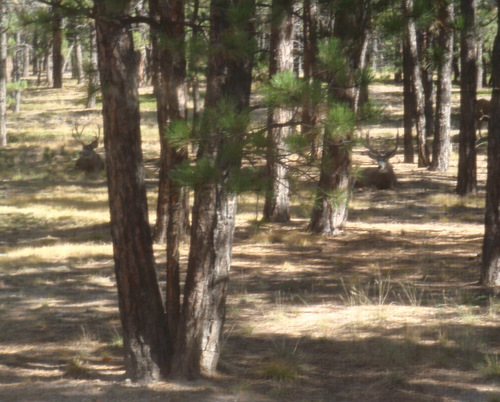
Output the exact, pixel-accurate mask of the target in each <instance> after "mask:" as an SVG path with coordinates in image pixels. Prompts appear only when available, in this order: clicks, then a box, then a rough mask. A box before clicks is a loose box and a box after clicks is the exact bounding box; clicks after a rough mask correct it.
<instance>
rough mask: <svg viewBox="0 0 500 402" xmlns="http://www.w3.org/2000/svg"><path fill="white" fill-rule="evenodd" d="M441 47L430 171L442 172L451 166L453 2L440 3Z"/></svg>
mask: <svg viewBox="0 0 500 402" xmlns="http://www.w3.org/2000/svg"><path fill="white" fill-rule="evenodd" d="M439 21H440V26H441V30H440V33H439V46H440V48H441V49H442V55H441V60H439V63H438V83H437V94H436V126H435V129H434V142H433V157H432V164H431V167H430V169H431V170H435V171H440V172H445V171H447V170H448V167H449V164H450V152H451V141H450V125H451V73H452V62H453V28H454V27H453V23H454V11H453V2H452V1H449V2H447V1H444V2H441V3H439Z"/></svg>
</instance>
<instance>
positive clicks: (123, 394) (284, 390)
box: [0, 82, 500, 401]
mask: <svg viewBox="0 0 500 402" xmlns="http://www.w3.org/2000/svg"><path fill="white" fill-rule="evenodd" d="M372 91H373V92H374V93H375V94H376V97H377V99H380V100H381V101H382V102H384V105H385V106H386V116H387V117H386V118H385V120H384V121H383V122H382V123H381V124H380V125H378V126H372V127H370V131H371V137H372V138H373V141H374V143H375V144H377V142H378V141H383V140H385V139H387V137H394V136H395V132H396V127H397V125H398V124H399V121H400V120H401V109H400V106H401V101H400V96H401V92H400V89H398V88H395V87H393V86H381V85H379V86H375V87H373V88H372ZM142 92H143V95H142V96H143V106H144V107H143V108H142V111H143V119H142V124H143V129H144V133H143V138H144V152H145V159H146V161H147V177H148V190H149V196H150V211H151V221H152V222H153V221H154V212H153V211H154V203H155V197H156V195H155V192H156V186H155V179H156V174H157V169H156V167H157V158H158V144H157V133H156V128H155V125H154V105H153V103H152V102H151V95H150V88H146V89H144V90H143V91H142ZM24 96H25V105H24V108H23V111H22V112H21V113H20V114H16V115H9V123H10V135H11V140H12V142H11V145H10V146H9V147H8V148H7V149H4V150H0V167H1V168H2V169H1V173H0V179H1V181H0V188H1V190H2V192H1V194H2V195H1V196H0V229H1V230H0V313H1V314H2V320H1V321H0V395H2V398H1V399H2V400H37V401H38V400H45V401H58V400H59V401H62V400H154V399H167V400H203V401H206V400H210V401H219V400H242V401H247V400H248V401H250V400H252V401H253V400H259V401H266V400H286V401H292V400H301V401H302V400H314V401H319V400H353V401H359V400H369V401H402V400H404V401H428V400H443V401H451V400H474V401H492V400H498V398H499V395H500V385H499V383H498V378H499V374H498V373H499V369H498V367H499V363H498V355H499V353H500V343H499V342H498V335H497V334H498V330H499V328H498V316H499V312H500V307H499V306H500V303H499V301H498V299H497V298H496V297H494V296H493V295H492V294H490V293H489V292H488V291H487V290H486V289H482V288H480V287H478V286H477V285H476V284H475V283H476V281H477V279H478V272H479V265H480V258H479V257H478V252H479V251H480V249H481V242H482V235H483V208H484V183H485V173H486V170H485V167H486V165H485V159H484V154H483V153H481V154H480V158H479V169H478V173H479V175H478V177H479V183H480V193H479V195H477V196H469V197H466V198H460V197H457V196H455V195H454V194H453V189H454V185H455V183H454V175H455V173H456V163H457V158H456V155H454V157H453V158H452V166H451V168H450V171H449V172H446V173H433V172H428V171H426V170H423V169H419V168H417V167H416V166H415V165H410V164H404V163H402V155H400V154H399V155H397V156H396V157H395V160H394V168H395V170H396V173H397V174H398V176H399V185H398V187H397V188H396V189H393V190H387V191H372V190H365V191H357V192H356V193H355V194H354V199H353V201H352V209H351V212H350V219H349V222H348V225H347V228H346V231H345V233H344V234H343V235H342V236H340V237H337V238H322V237H318V236H312V235H310V234H309V233H307V232H306V231H305V228H306V226H307V216H308V213H309V211H310V206H311V200H310V199H309V198H308V197H307V196H306V192H305V191H304V190H303V189H301V191H300V192H297V193H296V194H295V195H294V205H293V216H294V220H293V221H292V222H291V223H289V224H284V225H278V224H263V223H261V222H259V221H258V219H259V218H261V216H262V214H261V208H262V201H263V200H262V199H258V198H256V197H254V196H252V195H244V196H241V197H240V214H239V215H238V221H237V229H236V241H235V246H234V263H233V268H232V279H231V289H230V294H229V297H228V306H227V307H228V308H227V322H226V327H225V334H224V338H223V350H222V357H221V361H220V374H219V375H218V376H217V377H215V378H211V379H206V380H203V381H199V382H193V383H175V382H161V383H158V384H153V385H150V386H147V387H137V386H135V385H134V384H130V382H128V381H126V378H125V374H124V366H123V359H122V356H121V352H120V348H121V345H122V343H123V339H122V337H121V334H120V331H119V328H120V322H119V315H118V309H117V303H116V289H115V286H114V274H113V260H112V247H111V242H110V236H109V227H108V221H109V212H108V210H107V192H106V187H105V181H104V176H103V175H97V176H95V177H85V176H84V175H83V174H81V173H80V172H77V171H76V170H75V169H74V168H73V166H74V161H75V159H76V155H77V153H78V151H79V147H80V146H79V145H78V144H77V143H76V142H75V141H74V139H72V137H71V127H72V125H73V124H74V122H75V121H88V120H92V124H89V126H88V131H86V132H85V134H86V135H88V136H89V137H90V136H93V135H94V130H95V129H94V128H93V127H94V126H93V124H96V125H97V124H98V119H99V112H98V111H97V110H95V111H90V112H88V111H85V110H84V109H83V107H82V103H81V100H82V99H83V98H84V89H83V88H82V87H78V86H76V85H74V84H73V83H70V82H68V83H67V85H66V88H65V89H64V90H63V91H54V90H50V89H42V88H29V89H27V90H26V91H25V93H24ZM454 101H455V102H457V101H458V97H457V94H456V93H454ZM455 111H456V109H455ZM454 122H456V118H455V117H454ZM454 133H455V134H456V127H454ZM379 136H380V138H378V137H379ZM101 151H102V150H101ZM354 160H355V163H356V164H357V165H360V166H361V165H368V164H370V163H371V162H370V161H369V159H368V158H367V157H366V155H365V153H364V150H363V149H356V150H355V154H354ZM155 253H156V256H157V261H158V272H159V274H160V279H161V281H162V286H164V283H163V281H164V272H163V266H164V265H163V264H164V260H165V250H164V246H163V245H156V246H155ZM186 254H187V247H186V245H184V246H183V258H184V260H183V261H184V264H185V258H186Z"/></svg>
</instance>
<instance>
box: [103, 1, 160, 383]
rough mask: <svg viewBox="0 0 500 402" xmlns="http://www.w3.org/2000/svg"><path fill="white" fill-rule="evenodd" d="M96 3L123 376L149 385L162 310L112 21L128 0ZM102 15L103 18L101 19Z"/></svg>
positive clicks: (130, 75) (123, 57)
mask: <svg viewBox="0 0 500 402" xmlns="http://www.w3.org/2000/svg"><path fill="white" fill-rule="evenodd" d="M107 4H108V3H107V2H97V1H96V3H95V6H96V14H97V22H96V25H97V43H98V55H99V72H100V77H101V82H103V83H106V85H103V87H102V99H103V122H104V143H105V147H106V167H107V177H108V192H109V205H110V213H111V234H112V240H113V253H114V262H115V274H116V281H117V286H118V304H119V309H120V318H121V323H122V328H123V346H124V351H125V367H126V372H127V376H129V378H131V379H132V380H133V381H139V382H151V381H155V380H158V379H159V378H160V375H161V374H165V373H166V367H167V363H168V361H167V359H168V350H167V342H166V339H167V328H166V325H165V323H166V320H165V311H164V308H163V302H162V298H161V292H160V288H159V285H158V281H157V277H156V267H155V262H154V257H153V247H152V238H151V233H150V227H149V222H148V210H147V200H146V186H145V182H144V169H143V161H142V151H141V132H140V115H139V96H138V84H137V62H136V56H135V52H134V49H133V41H132V35H131V31H130V30H129V29H128V28H127V27H126V26H123V25H121V24H117V23H115V19H118V18H119V17H120V16H124V15H127V13H128V12H130V11H131V10H130V2H121V3H120V4H119V6H117V3H113V7H112V8H111V9H108V8H107V7H106V5H107ZM100 16H104V17H103V18H100Z"/></svg>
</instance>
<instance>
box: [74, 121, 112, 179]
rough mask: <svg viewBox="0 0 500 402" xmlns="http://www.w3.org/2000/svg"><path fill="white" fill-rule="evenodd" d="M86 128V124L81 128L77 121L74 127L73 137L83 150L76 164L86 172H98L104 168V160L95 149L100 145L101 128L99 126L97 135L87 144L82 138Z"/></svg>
mask: <svg viewBox="0 0 500 402" xmlns="http://www.w3.org/2000/svg"><path fill="white" fill-rule="evenodd" d="M84 129H85V126H84V127H82V128H81V129H80V130H79V129H78V125H77V124H76V123H75V125H74V127H73V129H72V137H73V138H74V139H75V140H77V141H78V142H79V143H80V144H81V145H82V150H81V151H80V156H79V158H78V159H77V161H76V164H75V166H76V168H77V169H79V170H83V171H84V172H85V173H97V172H99V171H101V170H102V169H104V161H103V160H102V158H101V156H100V155H99V154H98V153H97V152H96V151H95V150H96V148H97V147H98V146H99V138H100V136H101V128H100V127H98V133H97V135H96V136H95V137H94V139H93V140H92V142H90V143H89V144H86V143H85V142H84V141H82V139H81V138H82V133H83V130H84Z"/></svg>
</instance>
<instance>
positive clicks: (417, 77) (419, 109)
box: [404, 0, 429, 167]
mask: <svg viewBox="0 0 500 402" xmlns="http://www.w3.org/2000/svg"><path fill="white" fill-rule="evenodd" d="M404 5H405V14H406V17H407V24H406V35H407V41H408V55H409V58H410V62H411V66H412V72H413V74H412V78H413V95H414V98H415V110H416V114H415V120H416V128H417V154H418V166H419V167H427V166H429V150H428V146H427V140H426V136H425V110H424V91H423V86H422V73H421V71H422V70H421V68H420V60H419V58H418V46H417V32H416V28H415V21H414V18H413V0H405V1H404Z"/></svg>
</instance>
